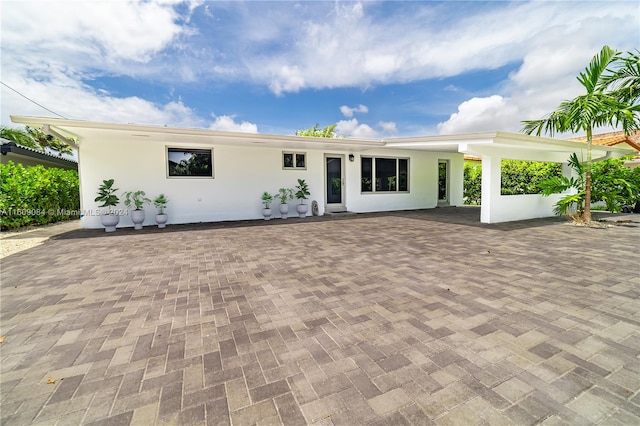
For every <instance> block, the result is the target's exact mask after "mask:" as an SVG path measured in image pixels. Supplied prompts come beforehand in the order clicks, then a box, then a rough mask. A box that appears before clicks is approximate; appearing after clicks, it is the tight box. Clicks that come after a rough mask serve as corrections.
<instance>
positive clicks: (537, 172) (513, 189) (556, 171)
mask: <svg viewBox="0 0 640 426" xmlns="http://www.w3.org/2000/svg"><path fill="white" fill-rule="evenodd" d="M551 176H562V164H560V163H549V162H543V161H523V160H502V165H501V173H500V182H501V185H500V194H501V195H519V194H539V193H540V192H542V191H541V189H540V187H539V184H540V182H542V181H543V180H545V179H547V178H549V177H551Z"/></svg>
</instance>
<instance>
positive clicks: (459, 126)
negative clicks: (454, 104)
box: [438, 95, 512, 134]
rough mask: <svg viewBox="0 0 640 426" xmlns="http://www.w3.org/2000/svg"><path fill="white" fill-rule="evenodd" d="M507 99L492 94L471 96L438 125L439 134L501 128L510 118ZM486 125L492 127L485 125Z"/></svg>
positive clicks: (510, 113) (510, 112)
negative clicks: (484, 96) (477, 96)
mask: <svg viewBox="0 0 640 426" xmlns="http://www.w3.org/2000/svg"><path fill="white" fill-rule="evenodd" d="M509 108H510V105H509V99H505V98H503V97H502V96H498V95H493V96H489V97H487V98H472V99H469V100H468V101H465V102H463V103H461V104H460V106H458V112H456V113H453V114H451V117H449V120H447V121H446V122H444V123H440V124H439V125H438V131H439V132H440V133H441V134H451V133H471V132H481V131H491V130H503V129H504V126H505V125H506V124H508V122H509V119H510V118H512V117H511V115H512V111H509ZM487 125H489V126H492V127H490V128H489V127H487Z"/></svg>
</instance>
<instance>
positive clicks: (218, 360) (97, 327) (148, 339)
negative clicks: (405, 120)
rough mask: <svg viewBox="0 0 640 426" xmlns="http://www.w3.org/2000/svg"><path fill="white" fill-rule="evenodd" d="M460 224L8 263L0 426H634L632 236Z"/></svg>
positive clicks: (393, 225) (439, 219)
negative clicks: (595, 425) (565, 425)
mask: <svg viewBox="0 0 640 426" xmlns="http://www.w3.org/2000/svg"><path fill="white" fill-rule="evenodd" d="M469 212H471V213H469ZM639 219H640V218H639ZM476 221H477V210H469V209H466V210H465V209H437V210H432V211H421V212H413V213H393V214H378V215H364V216H356V217H353V218H348V219H345V220H316V221H313V220H307V221H300V220H298V219H288V220H287V221H282V220H274V221H271V222H270V223H266V224H265V225H266V226H250V225H258V223H257V222H256V223H253V224H246V225H247V226H239V225H242V224H235V225H234V224H232V225H225V226H221V225H194V226H184V227H179V226H174V227H171V228H167V229H165V230H164V231H162V232H160V231H158V230H153V229H145V230H143V231H140V232H134V231H133V230H118V232H116V233H115V234H113V235H107V234H104V233H103V232H101V231H97V230H94V231H74V232H72V233H69V234H65V235H62V236H60V237H58V238H57V239H52V240H50V241H48V242H47V243H45V244H44V245H42V246H40V247H36V248H34V249H31V250H28V251H25V252H21V253H18V254H15V255H12V256H10V257H8V258H6V259H4V261H3V265H2V293H1V296H2V300H1V310H2V335H3V336H6V337H5V340H4V342H3V343H1V344H0V349H1V350H2V359H1V361H2V366H1V367H2V375H1V385H2V386H1V398H2V399H1V409H2V413H1V417H2V419H1V423H2V424H3V425H7V426H8V425H26V424H63V425H71V424H73V425H75V424H90V423H98V424H109V425H119V424H143V425H146V424H162V423H166V424H185V425H191V424H194V425H195V424H233V425H250V424H261V425H267V424H281V423H284V424H291V425H302V424H317V425H331V424H344V425H359V424H381V425H397V424H418V425H424V424H432V423H435V424H456V425H462V424H464V425H466V424H492V425H493V424H512V423H513V424H534V423H542V422H544V423H545V424H562V423H569V424H581V425H582V424H590V423H604V424H627V425H628V424H640V395H639V389H640V358H639V354H640V327H639V326H640V313H639V311H640V277H639V275H640V274H639V267H638V263H637V262H638V255H637V250H638V241H640V227H638V226H614V227H611V228H608V229H585V228H580V227H574V226H569V225H566V224H565V223H564V222H562V221H560V220H558V219H547V220H539V221H530V222H519V223H515V224H508V225H503V226H479V225H478V224H477V223H476ZM636 225H638V224H636Z"/></svg>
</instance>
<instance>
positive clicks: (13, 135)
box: [0, 126, 44, 151]
mask: <svg viewBox="0 0 640 426" xmlns="http://www.w3.org/2000/svg"><path fill="white" fill-rule="evenodd" d="M0 137H2V138H4V139H7V140H10V141H14V142H15V143H17V144H18V145H22V146H26V147H28V148H33V149H37V150H39V151H44V149H43V148H42V147H41V146H40V145H38V144H37V143H36V142H35V141H34V140H33V138H32V137H31V135H29V134H28V133H27V132H26V131H24V130H21V129H16V128H13V127H6V126H2V127H0Z"/></svg>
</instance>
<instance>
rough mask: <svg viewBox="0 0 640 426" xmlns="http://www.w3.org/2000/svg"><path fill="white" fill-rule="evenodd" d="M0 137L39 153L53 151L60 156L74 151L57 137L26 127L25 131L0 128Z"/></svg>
mask: <svg viewBox="0 0 640 426" xmlns="http://www.w3.org/2000/svg"><path fill="white" fill-rule="evenodd" d="M0 136H1V137H3V138H5V139H8V140H10V141H14V142H15V143H17V144H18V145H22V146H26V147H27V148H31V149H37V150H38V151H46V150H47V149H48V150H50V151H53V152H54V153H56V154H57V155H58V156H62V155H63V154H72V153H73V149H72V148H71V147H70V146H69V145H67V144H66V143H64V142H62V141H61V140H59V139H56V138H55V137H53V136H51V135H48V134H46V133H44V132H43V131H42V130H39V129H34V128H32V127H29V126H26V127H25V130H22V129H18V128H12V127H6V126H2V127H1V128H0Z"/></svg>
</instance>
